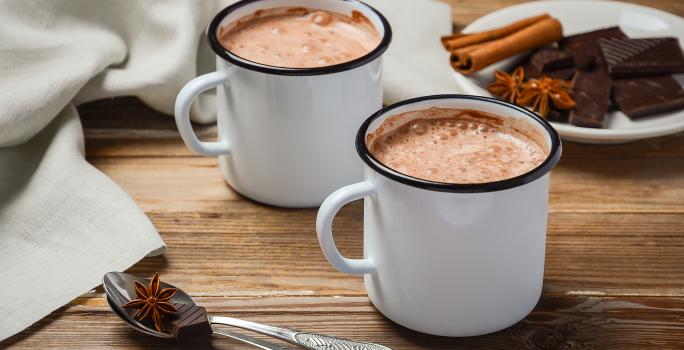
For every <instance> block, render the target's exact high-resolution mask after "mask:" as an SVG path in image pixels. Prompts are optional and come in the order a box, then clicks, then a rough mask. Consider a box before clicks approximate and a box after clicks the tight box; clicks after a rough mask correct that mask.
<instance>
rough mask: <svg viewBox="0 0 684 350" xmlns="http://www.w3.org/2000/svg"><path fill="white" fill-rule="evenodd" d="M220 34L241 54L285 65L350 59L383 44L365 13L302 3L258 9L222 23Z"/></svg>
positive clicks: (225, 43)
mask: <svg viewBox="0 0 684 350" xmlns="http://www.w3.org/2000/svg"><path fill="white" fill-rule="evenodd" d="M218 38H219V41H220V42H221V45H223V47H225V48H226V49H227V50H228V51H230V52H232V53H233V54H235V55H237V56H240V57H242V58H244V59H247V60H250V61H254V62H257V63H261V64H266V65H270V66H277V67H286V68H312V67H323V66H330V65H335V64H339V63H343V62H348V61H351V60H354V59H356V58H359V57H361V56H363V55H365V54H367V53H369V52H371V51H372V50H373V49H375V48H376V47H377V46H378V44H379V43H380V33H378V31H377V30H376V29H375V27H374V26H373V24H372V23H371V22H370V21H369V20H368V18H366V17H365V16H364V15H363V14H361V13H360V12H357V11H353V12H352V14H351V16H348V15H344V14H340V13H335V12H331V11H324V10H314V9H307V8H302V7H291V8H273V9H268V10H258V11H256V12H255V13H253V14H251V15H249V16H245V17H243V18H240V19H239V20H237V21H235V22H233V23H232V24H230V25H228V26H225V27H219V30H218Z"/></svg>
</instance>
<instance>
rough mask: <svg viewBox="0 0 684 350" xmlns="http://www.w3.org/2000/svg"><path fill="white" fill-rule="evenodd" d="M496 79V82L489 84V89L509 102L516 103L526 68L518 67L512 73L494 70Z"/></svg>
mask: <svg viewBox="0 0 684 350" xmlns="http://www.w3.org/2000/svg"><path fill="white" fill-rule="evenodd" d="M494 79H495V80H494V82H493V83H491V84H489V86H487V91H489V92H491V93H493V94H494V95H496V96H499V97H502V98H503V99H505V100H506V101H508V102H512V103H515V101H516V100H517V98H518V94H520V89H521V88H522V85H523V81H524V80H525V70H523V68H522V67H518V68H516V69H515V70H514V71H513V73H512V74H508V73H506V72H503V71H499V70H498V71H496V72H494Z"/></svg>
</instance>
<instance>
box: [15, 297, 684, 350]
mask: <svg viewBox="0 0 684 350" xmlns="http://www.w3.org/2000/svg"><path fill="white" fill-rule="evenodd" d="M197 301H198V302H199V303H201V304H203V305H206V306H207V309H208V311H209V312H210V313H213V314H219V315H230V316H235V317H240V318H245V319H249V320H252V321H256V322H262V323H270V324H274V325H282V326H288V327H292V328H297V329H303V330H308V331H313V332H321V333H326V334H330V335H335V336H341V337H349V338H354V339H359V340H367V341H374V342H378V343H382V344H384V345H387V346H389V347H391V348H392V349H395V350H401V349H492V348H505V349H530V348H535V349H561V348H567V349H588V348H601V349H611V348H612V349H643V348H656V347H657V348H668V349H680V348H681V341H682V339H684V322H683V320H682V310H683V309H684V299H682V298H644V297H621V298H614V297H610V298H601V297H571V296H562V297H555V296H551V297H549V296H546V297H543V298H542V299H541V302H540V303H539V305H538V306H537V308H536V309H535V310H534V311H533V312H532V313H531V314H530V315H529V316H528V317H527V318H526V319H525V320H523V321H522V322H519V323H518V324H516V325H514V326H512V327H510V328H507V329H505V330H503V331H500V332H497V333H494V334H491V335H486V336H480V337H472V338H460V339H459V338H442V337H433V336H427V335H423V334H419V333H417V332H413V331H410V330H407V329H405V328H402V327H400V326H398V325H395V324H393V323H392V322H390V321H388V320H386V319H384V318H383V317H382V316H381V315H380V314H379V313H377V311H375V309H374V308H373V307H372V306H371V305H370V304H369V303H368V301H367V300H366V298H363V297H340V298H335V297H319V298H313V297H289V298H278V297H257V298H198V299H197ZM84 304H85V305H84ZM5 345H8V346H10V347H13V348H17V349H20V348H33V347H36V348H69V349H85V348H100V347H103V346H107V347H116V348H124V349H143V348H144V349H164V348H179V349H185V348H193V349H200V348H201V349H204V348H206V349H245V350H246V349H253V348H251V347H248V346H245V345H242V344H239V343H235V342H234V341H231V340H228V339H225V338H219V337H218V336H216V337H213V338H212V340H211V341H210V342H209V343H204V342H199V341H195V342H184V343H175V342H172V341H164V340H159V339H156V338H151V337H148V336H144V335H141V334H138V333H136V332H135V331H134V330H132V329H130V328H128V327H127V326H125V325H124V324H123V322H122V321H120V320H118V319H117V318H116V317H115V316H114V315H113V314H111V312H110V311H108V309H107V306H106V305H105V304H104V301H103V300H102V298H96V299H92V300H86V301H85V302H81V303H79V304H76V305H72V306H69V307H66V308H63V309H61V310H60V311H59V312H57V313H53V314H52V315H50V316H48V317H47V318H46V319H44V320H42V321H40V322H39V323H37V324H36V325H34V326H32V327H31V328H30V329H29V331H27V332H24V333H22V334H20V335H18V336H15V337H13V338H10V339H9V340H8V341H7V342H6V343H5Z"/></svg>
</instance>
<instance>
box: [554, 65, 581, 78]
mask: <svg viewBox="0 0 684 350" xmlns="http://www.w3.org/2000/svg"><path fill="white" fill-rule="evenodd" d="M575 72H577V69H575V67H570V68H563V69H556V70H554V71H550V72H548V73H547V75H548V76H550V77H551V78H554V79H562V80H572V78H573V77H574V76H575Z"/></svg>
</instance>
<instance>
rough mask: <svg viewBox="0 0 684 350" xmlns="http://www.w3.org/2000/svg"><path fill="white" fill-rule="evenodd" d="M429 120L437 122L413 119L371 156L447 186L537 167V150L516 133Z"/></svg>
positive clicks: (460, 121) (481, 123) (461, 121)
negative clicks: (385, 146)
mask: <svg viewBox="0 0 684 350" xmlns="http://www.w3.org/2000/svg"><path fill="white" fill-rule="evenodd" d="M429 116H430V117H437V118H435V119H417V120H412V121H410V122H407V123H406V124H404V125H402V126H399V127H397V128H393V129H392V131H391V132H388V133H386V134H384V135H383V136H381V137H379V139H382V140H383V143H384V144H387V145H388V146H387V148H386V149H384V152H380V153H381V154H380V155H378V153H376V151H375V149H373V150H372V151H373V154H374V155H376V158H377V159H378V160H380V161H381V162H382V163H383V164H386V165H387V166H388V167H390V168H392V169H394V170H395V171H398V172H400V173H403V174H407V175H410V176H414V177H418V178H422V179H426V180H430V181H439V182H445V183H479V182H489V181H496V180H501V179H505V178H509V177H511V176H515V175H516V174H521V173H524V172H526V171H528V170H530V169H531V168H533V167H534V166H535V164H538V161H537V160H536V159H530V158H535V157H534V156H535V155H536V153H535V151H534V150H533V149H526V148H525V146H526V144H529V142H528V141H524V140H522V139H520V138H519V136H520V135H516V133H510V132H508V131H503V132H500V130H499V128H498V127H497V126H495V125H493V124H490V123H488V122H486V121H479V120H473V119H471V118H466V119H448V118H441V119H440V118H439V117H438V116H439V114H436V115H433V114H430V115H429ZM532 148H534V147H532ZM541 153H543V152H540V154H541ZM521 157H522V159H523V161H524V164H523V163H519V160H520V159H521Z"/></svg>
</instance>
